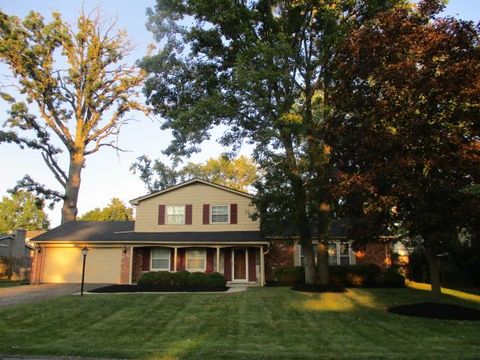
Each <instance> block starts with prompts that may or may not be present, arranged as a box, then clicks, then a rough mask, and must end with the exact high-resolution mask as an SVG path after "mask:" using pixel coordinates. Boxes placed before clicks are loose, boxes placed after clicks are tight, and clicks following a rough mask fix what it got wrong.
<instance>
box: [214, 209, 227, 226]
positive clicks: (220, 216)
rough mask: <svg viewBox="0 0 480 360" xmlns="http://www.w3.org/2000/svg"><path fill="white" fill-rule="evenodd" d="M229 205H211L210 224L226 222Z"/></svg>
mask: <svg viewBox="0 0 480 360" xmlns="http://www.w3.org/2000/svg"><path fill="white" fill-rule="evenodd" d="M228 209H229V206H228V205H212V212H211V213H212V214H211V223H212V224H227V223H229V222H230V220H229V211H228Z"/></svg>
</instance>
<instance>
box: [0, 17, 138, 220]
mask: <svg viewBox="0 0 480 360" xmlns="http://www.w3.org/2000/svg"><path fill="white" fill-rule="evenodd" d="M52 17H53V19H52V21H51V22H50V23H45V22H44V20H43V17H42V16H41V15H40V14H38V13H35V12H31V13H30V14H29V15H28V16H27V17H25V19H24V20H23V21H22V20H20V19H19V18H18V17H16V16H8V15H7V14H4V13H1V12H0V59H1V61H3V62H4V63H5V64H7V65H8V66H9V68H10V70H11V72H12V74H13V75H14V77H15V78H16V79H17V80H18V81H17V83H16V86H17V87H18V90H19V92H20V93H21V94H24V95H25V97H26V98H25V101H18V102H17V101H16V100H15V99H14V98H13V97H12V96H11V95H9V94H6V93H3V98H4V99H5V100H7V101H8V102H10V103H11V109H10V114H9V115H10V116H9V118H8V119H7V121H6V125H7V127H9V128H10V129H7V130H6V131H1V132H0V142H12V143H17V144H18V145H20V146H22V147H25V146H26V147H29V148H32V149H36V150H39V151H40V152H41V154H42V157H43V160H44V161H45V164H46V165H47V166H48V168H49V169H50V170H51V171H52V173H53V175H54V177H55V179H56V180H57V181H58V183H59V184H60V185H61V187H62V188H63V190H62V192H54V191H51V190H48V189H45V188H44V187H43V186H41V185H40V184H37V183H35V182H34V181H33V180H32V179H31V178H30V177H29V176H26V177H25V178H24V179H23V180H22V181H21V182H20V186H23V187H26V188H28V189H30V190H37V191H39V192H41V193H43V194H44V195H47V196H52V195H53V196H60V197H61V198H62V199H63V207H62V223H63V222H66V221H71V220H75V218H76V215H77V200H78V194H79V190H80V182H81V173H82V169H83V168H84V166H85V161H86V157H87V156H88V155H91V154H93V153H96V152H97V151H98V150H99V149H100V148H102V147H111V148H114V149H117V150H119V148H118V147H117V144H116V142H115V140H114V139H115V136H116V135H118V133H119V131H120V128H121V126H122V125H123V124H125V122H126V119H125V115H126V114H127V113H128V112H129V111H130V110H142V111H145V108H144V106H143V105H142V104H140V103H139V102H137V101H136V100H134V99H135V97H136V96H137V92H136V88H137V87H138V86H139V85H141V84H142V83H143V80H144V72H143V71H141V70H140V69H139V68H137V67H136V66H135V65H127V64H126V63H124V62H123V61H124V58H125V57H126V56H127V55H128V54H129V53H130V51H131V48H132V47H131V45H130V43H129V41H128V39H127V38H126V34H125V32H123V31H118V32H116V33H114V26H115V24H114V23H113V24H107V23H105V22H104V21H103V18H102V14H101V13H100V12H99V11H94V12H93V13H92V14H90V15H87V14H85V13H83V12H82V13H81V14H80V16H79V18H78V21H77V24H76V29H75V30H74V29H72V28H71V27H70V26H69V25H68V24H67V23H65V22H63V21H62V19H61V17H60V14H58V13H53V14H52ZM29 104H35V105H36V110H37V113H38V115H39V116H35V115H31V114H30V113H29V110H30V109H29ZM17 130H18V131H17ZM22 133H25V135H23V134H22ZM28 134H32V135H33V136H34V137H33V138H28V137H26V136H28ZM55 140H60V144H61V145H60V147H59V146H57V145H56V141H55ZM62 148H63V149H66V150H67V152H68V164H69V165H68V168H66V169H65V168H62V166H61V162H60V159H59V154H60V153H61V152H62Z"/></svg>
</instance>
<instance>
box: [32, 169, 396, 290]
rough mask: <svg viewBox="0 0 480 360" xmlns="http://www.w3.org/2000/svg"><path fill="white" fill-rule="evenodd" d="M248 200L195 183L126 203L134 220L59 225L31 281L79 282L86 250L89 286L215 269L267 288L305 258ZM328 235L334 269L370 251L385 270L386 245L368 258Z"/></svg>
mask: <svg viewBox="0 0 480 360" xmlns="http://www.w3.org/2000/svg"><path fill="white" fill-rule="evenodd" d="M251 199H252V195H250V194H247V193H244V192H241V191H237V190H234V189H230V188H227V187H225V186H221V185H217V184H213V183H211V182H208V181H204V180H199V179H193V180H190V181H187V182H184V183H182V184H179V185H176V186H173V187H170V188H167V189H164V190H161V191H158V192H155V193H152V194H149V195H146V196H142V197H139V198H136V199H133V200H131V202H130V203H131V204H132V205H135V206H136V220H135V221H105V222H87V221H73V222H68V223H65V224H62V225H60V226H58V227H56V228H54V229H52V230H50V231H48V232H46V233H44V234H42V235H40V236H38V237H36V238H34V239H33V241H34V242H35V244H36V247H35V255H34V261H33V266H32V277H31V281H32V283H62V282H65V283H78V282H80V281H81V272H82V261H83V252H82V249H88V251H87V252H86V254H87V255H86V258H85V260H86V271H85V282H87V283H118V284H131V283H135V282H136V281H137V280H138V279H139V278H140V276H141V275H142V273H143V272H147V271H183V270H186V271H191V272H194V271H200V272H213V271H216V272H219V273H222V274H224V276H225V277H226V279H227V281H228V282H229V283H243V284H250V285H264V284H265V280H269V279H272V277H273V274H274V270H275V269H276V268H278V267H282V266H293V265H301V263H302V254H301V251H300V247H299V245H298V244H295V242H294V240H293V241H292V240H291V239H284V238H282V237H281V236H280V237H279V236H276V237H268V236H263V237H262V234H261V233H260V222H259V220H252V219H251V217H250V216H249V215H250V214H251V212H252V211H253V208H252V205H251ZM332 231H333V233H332V247H331V259H330V261H331V263H332V264H333V263H338V264H351V263H355V262H360V261H366V260H371V259H373V258H372V257H371V256H370V255H372V254H375V253H377V256H376V257H374V258H375V259H374V260H375V261H374V262H378V263H380V265H382V264H384V263H385V264H386V262H385V260H386V259H387V258H388V256H389V253H388V249H387V246H386V245H384V244H381V243H376V244H374V245H372V247H371V251H370V252H368V251H367V252H364V253H363V254H362V253H360V252H358V253H354V252H353V251H352V249H351V246H350V244H351V242H348V241H346V240H345V238H344V236H343V235H341V234H340V233H339V231H338V229H336V228H335V227H333V228H332ZM342 236H343V237H342ZM365 254H367V256H366V257H365ZM369 254H370V255H369ZM369 256H370V257H369Z"/></svg>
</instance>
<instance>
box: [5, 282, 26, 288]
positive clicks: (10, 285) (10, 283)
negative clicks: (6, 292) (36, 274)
mask: <svg viewBox="0 0 480 360" xmlns="http://www.w3.org/2000/svg"><path fill="white" fill-rule="evenodd" d="M23 283H25V281H23V280H20V281H11V280H0V288H7V287H13V286H20V285H22V284H23Z"/></svg>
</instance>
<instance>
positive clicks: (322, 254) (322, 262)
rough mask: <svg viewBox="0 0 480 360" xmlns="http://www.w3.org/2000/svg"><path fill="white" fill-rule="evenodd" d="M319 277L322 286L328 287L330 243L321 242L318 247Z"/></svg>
mask: <svg viewBox="0 0 480 360" xmlns="http://www.w3.org/2000/svg"><path fill="white" fill-rule="evenodd" d="M317 276H318V283H319V284H320V285H326V284H328V282H329V281H330V276H329V274H328V243H327V242H325V241H319V242H318V246H317Z"/></svg>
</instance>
